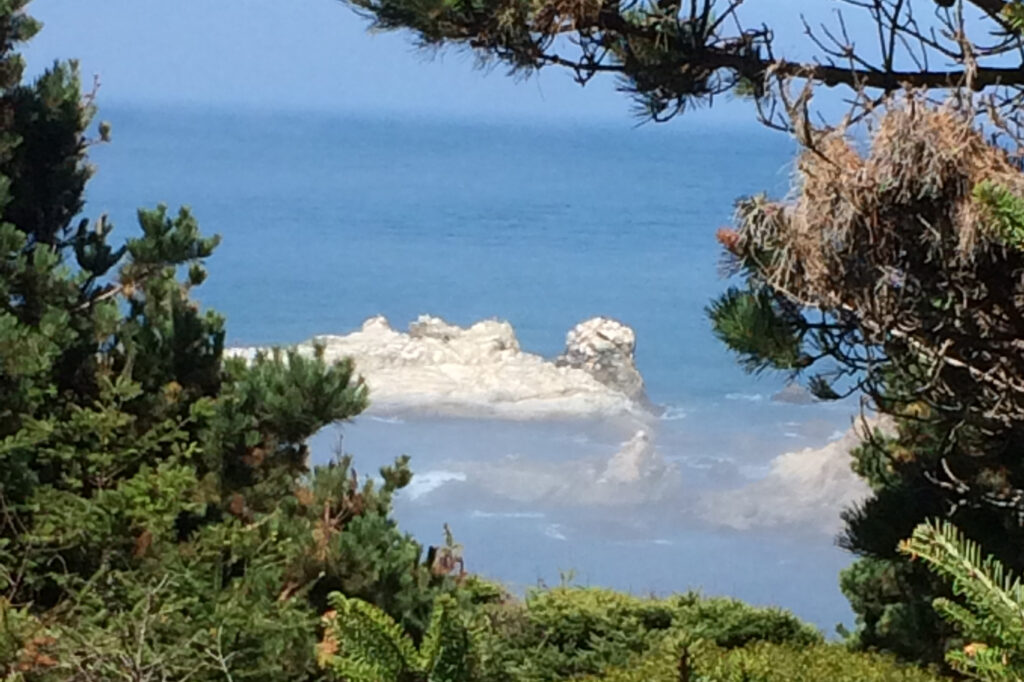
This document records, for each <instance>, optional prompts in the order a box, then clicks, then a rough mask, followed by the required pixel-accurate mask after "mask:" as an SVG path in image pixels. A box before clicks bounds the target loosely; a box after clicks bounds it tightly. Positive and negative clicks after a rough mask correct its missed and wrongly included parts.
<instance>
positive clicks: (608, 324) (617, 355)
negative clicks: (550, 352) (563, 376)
mask: <svg viewBox="0 0 1024 682" xmlns="http://www.w3.org/2000/svg"><path fill="white" fill-rule="evenodd" d="M635 352H636V333H635V332H634V331H633V330H632V329H631V328H630V327H627V326H626V325H624V324H622V323H621V322H619V321H617V320H613V319H610V318H607V317H595V318H592V319H590V320H587V321H586V322H581V323H580V324H578V325H576V326H575V327H573V328H572V329H571V330H570V331H569V333H568V334H567V335H566V337H565V352H564V353H563V354H562V355H560V356H559V357H558V358H557V359H556V360H555V363H556V364H557V365H559V366H562V367H575V368H578V369H582V370H583V371H585V372H587V373H588V374H590V375H591V376H592V377H594V378H595V379H597V380H598V381H600V382H601V383H602V384H604V385H605V386H608V387H610V388H613V389H615V390H616V391H619V392H621V393H623V394H625V395H627V396H629V397H630V398H632V399H634V400H640V401H643V400H646V398H645V396H644V380H643V377H642V376H640V372H639V371H637V368H636V364H635V361H634V354H635Z"/></svg>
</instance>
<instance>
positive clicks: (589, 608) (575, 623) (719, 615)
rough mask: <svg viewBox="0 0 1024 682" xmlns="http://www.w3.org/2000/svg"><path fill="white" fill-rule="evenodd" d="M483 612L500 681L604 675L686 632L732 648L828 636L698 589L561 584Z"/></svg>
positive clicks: (489, 660) (486, 671)
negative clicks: (653, 594) (664, 592)
mask: <svg viewBox="0 0 1024 682" xmlns="http://www.w3.org/2000/svg"><path fill="white" fill-rule="evenodd" d="M478 615H479V618H481V619H482V620H483V626H482V627H479V628H478V629H477V630H476V632H477V637H476V650H477V655H478V656H479V658H480V660H481V668H482V671H483V672H482V677H483V679H485V680H489V681H494V682H497V681H500V680H507V681H509V682H512V681H514V680H537V681H540V680H560V679H566V678H569V677H573V676H578V675H593V674H597V673H600V672H601V671H603V670H606V669H608V668H612V667H617V666H624V665H627V664H629V663H630V662H632V661H634V660H635V658H636V657H637V656H638V655H641V654H644V653H646V652H648V651H651V650H654V649H656V648H657V647H658V646H660V645H661V643H662V642H663V641H664V640H665V638H666V637H668V636H670V635H678V634H679V633H687V636H689V637H692V638H693V639H697V638H702V639H704V640H707V641H708V642H713V643H715V644H717V645H721V646H724V647H736V646H742V645H744V644H747V643H749V642H753V641H769V642H778V643H784V642H785V643H790V644H793V645H795V646H808V645H814V644H817V643H819V642H821V641H823V640H822V636H821V634H820V633H819V632H818V631H817V630H816V629H814V628H812V627H811V626H809V625H806V624H804V623H801V622H800V621H799V620H798V619H797V618H796V617H794V616H793V615H791V614H789V613H787V612H785V611H782V610H779V609H770V608H757V607H753V606H750V605H748V604H744V603H743V602H740V601H736V600H732V599H723V598H703V597H701V596H699V595H697V594H694V593H688V594H681V595H676V596H673V597H669V598H666V599H653V598H641V597H634V596H631V595H628V594H623V593H620V592H613V591H611V590H605V589H598V588H576V587H558V588H554V589H550V590H536V591H534V592H531V593H530V594H529V595H528V596H527V598H526V600H525V601H523V602H518V601H514V600H505V601H504V602H502V603H500V604H490V605H485V606H482V607H479V610H478Z"/></svg>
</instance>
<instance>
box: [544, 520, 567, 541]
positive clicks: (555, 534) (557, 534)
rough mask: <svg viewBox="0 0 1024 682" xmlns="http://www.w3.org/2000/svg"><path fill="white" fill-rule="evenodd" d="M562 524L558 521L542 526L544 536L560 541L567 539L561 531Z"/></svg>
mask: <svg viewBox="0 0 1024 682" xmlns="http://www.w3.org/2000/svg"><path fill="white" fill-rule="evenodd" d="M563 528H564V526H562V524H560V523H550V524H548V525H546V526H544V536H545V537H549V538H551V539H552V540H560V541H562V542H564V541H566V540H568V539H569V538H567V537H566V536H565V533H563V532H562V529H563Z"/></svg>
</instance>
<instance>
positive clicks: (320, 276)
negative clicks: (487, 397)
mask: <svg viewBox="0 0 1024 682" xmlns="http://www.w3.org/2000/svg"><path fill="white" fill-rule="evenodd" d="M103 117H104V118H107V119H110V120H111V121H112V122H113V126H114V142H113V143H112V144H110V145H104V146H100V147H97V148H95V149H94V151H93V153H92V159H93V161H94V163H95V164H96V166H97V168H98V174H97V176H96V178H95V180H94V181H93V182H92V184H91V186H90V189H89V195H88V199H89V205H88V207H87V210H88V212H89V213H90V214H93V215H95V214H98V213H101V212H106V213H109V214H110V216H111V218H112V219H113V220H114V222H115V224H117V225H118V226H119V232H120V233H121V234H122V235H128V234H130V233H131V230H133V229H134V225H133V224H132V223H133V215H134V211H135V209H136V207H138V206H145V205H152V204H155V203H157V202H164V203H167V204H169V205H171V206H172V207H176V206H177V205H179V204H187V205H190V206H191V207H192V208H193V210H194V212H195V214H196V215H197V217H198V218H199V220H200V223H201V225H202V226H203V228H204V231H205V232H207V233H219V234H221V235H222V236H223V238H224V241H223V244H222V246H221V247H220V248H219V249H218V252H217V254H216V255H215V256H214V258H213V259H211V261H210V264H209V265H210V268H209V269H210V278H209V280H208V282H207V283H206V284H204V285H203V286H202V288H201V289H200V290H199V292H198V297H199V299H200V300H201V302H202V303H203V304H204V305H206V306H210V307H213V308H216V309H218V310H220V311H222V312H223V313H225V314H226V315H227V318H228V330H229V342H230V343H231V344H234V345H255V344H287V343H294V342H298V341H302V340H305V339H307V338H309V337H311V336H313V335H314V334H319V333H343V332H346V331H349V330H352V329H354V328H356V327H358V326H359V324H360V323H361V322H362V321H363V320H364V319H365V318H367V317H370V316H372V315H377V314H384V315H386V316H387V317H388V318H389V319H390V320H391V321H392V324H393V326H395V327H396V328H400V327H404V326H405V324H407V323H408V322H409V321H411V320H413V319H415V318H416V317H417V316H418V315H420V314H421V313H430V314H433V315H439V316H441V317H444V318H445V319H447V320H449V321H450V322H454V323H458V324H469V323H472V322H474V321H476V320H479V319H482V318H489V317H499V318H503V319H507V320H509V321H510V322H511V323H512V324H513V326H514V327H515V329H516V330H517V333H518V335H519V339H520V343H521V345H522V346H523V347H524V348H525V349H528V350H530V351H533V352H537V353H540V354H543V355H551V356H553V355H555V354H557V353H558V352H560V351H561V349H562V346H563V344H564V338H565V333H566V331H567V330H568V329H569V328H571V327H572V326H573V325H574V324H576V323H577V322H579V321H582V320H584V319H586V318H589V317H592V316H595V315H608V316H612V317H616V318H618V319H621V320H622V321H624V322H626V323H627V324H629V325H630V326H632V327H633V328H634V329H635V330H636V333H637V337H638V350H637V363H638V366H639V368H640V370H641V372H642V373H643V375H644V377H645V379H646V381H647V385H648V392H649V394H650V397H651V398H652V400H653V401H654V402H656V403H659V404H662V405H665V406H666V407H667V408H668V412H667V416H668V417H669V419H667V420H665V421H664V422H663V424H662V426H661V428H660V430H659V433H658V443H659V448H660V449H661V451H662V452H663V454H664V455H665V456H666V458H667V459H669V460H670V461H672V462H675V463H676V464H677V465H678V466H679V467H680V469H681V471H682V475H683V478H684V480H685V481H687V485H688V488H687V489H688V490H693V491H699V490H700V489H701V488H706V487H715V486H719V487H725V488H728V487H730V486H736V485H738V484H739V483H742V481H744V480H754V479H756V478H757V477H758V476H759V475H763V473H764V472H765V471H766V470H767V468H768V467H769V466H770V464H771V461H772V459H773V458H774V457H776V456H777V455H779V454H781V453H783V452H785V451H788V450H794V449H799V448H803V447H811V446H814V447H817V446H821V445H823V444H824V443H825V442H826V441H827V440H828V439H829V438H830V437H832V436H833V435H834V433H835V432H836V431H837V430H843V429H845V427H846V426H848V425H849V420H850V409H849V406H837V407H824V406H806V405H792V404H786V403H780V402H778V401H774V400H772V399H771V397H772V395H773V394H774V393H776V392H777V391H778V390H779V389H780V388H782V386H783V385H784V382H783V378H782V377H774V376H763V377H751V376H748V375H746V374H745V373H744V372H743V371H742V370H741V369H740V368H739V367H738V366H737V365H736V363H735V362H734V360H733V358H732V357H731V356H730V355H729V354H728V353H727V351H726V350H725V349H724V348H723V347H722V346H721V345H720V344H719V343H718V342H717V341H716V340H715V339H714V337H713V335H712V334H711V331H710V326H709V323H708V321H707V318H706V315H705V314H704V307H705V306H706V305H707V303H708V302H709V300H710V299H711V298H712V297H714V296H715V295H716V294H718V293H720V292H721V291H722V290H723V289H724V288H725V286H727V282H725V281H723V279H722V277H721V275H720V272H719V270H720V267H719V253H720V252H719V247H718V245H717V243H716V242H715V240H714V232H715V230H716V229H717V228H718V227H719V226H721V225H724V224H728V223H729V222H730V218H731V213H732V209H733V205H734V202H735V200H736V199H737V198H738V197H740V196H743V195H747V194H752V193H756V192H759V191H762V190H767V191H770V192H772V193H775V194H779V193H782V192H784V191H785V190H786V187H787V185H788V180H789V165H788V164H790V163H791V159H792V154H793V146H792V143H791V142H790V141H789V140H788V139H787V138H785V137H783V136H780V135H777V134H773V133H770V132H768V131H765V130H762V129H760V128H756V127H750V128H745V129H744V128H740V129H737V128H733V127H728V128H726V127H724V126H723V127H716V126H714V125H704V126H700V127H694V126H692V125H687V124H686V122H685V121H682V122H679V123H676V124H673V125H670V126H641V127H634V126H632V125H631V124H630V122H628V121H624V122H623V123H622V124H621V125H611V124H605V125H596V124H595V125H593V126H591V127H585V126H584V127H577V126H561V125H558V124H512V123H507V122H506V123H482V122H468V121H444V120H411V119H388V118H376V119H374V118H358V117H351V116H331V115H328V114H312V113H311V114H295V113H287V114H286V113H271V112H265V111H264V112H257V111H247V112H242V111H234V112H226V111H216V110H199V109H190V110H189V109H181V110H169V109H145V108H113V109H106V110H104V111H103ZM342 432H343V433H344V438H345V440H344V447H345V449H346V450H348V451H351V452H353V453H355V456H356V463H357V466H358V467H359V468H360V470H361V471H371V472H372V471H373V470H375V469H376V467H378V466H379V465H380V464H381V463H384V462H386V461H388V460H389V459H390V458H392V457H394V456H395V455H397V454H400V453H403V452H404V453H408V454H410V455H412V457H413V468H414V471H420V472H421V474H422V475H423V476H422V477H421V480H425V481H427V482H428V483H430V482H431V481H432V482H433V483H430V485H427V486H426V490H425V493H424V494H423V495H421V496H417V495H412V494H410V495H407V496H406V497H405V498H403V499H400V500H399V507H398V517H399V520H400V523H401V524H402V525H403V526H404V527H405V528H407V529H409V530H410V531H411V532H414V533H415V534H417V535H418V536H420V537H422V538H423V539H424V541H427V542H434V541H436V540H437V539H439V538H440V528H441V525H442V524H443V523H444V522H450V523H451V524H452V526H453V529H454V530H455V532H456V535H457V536H458V537H459V539H460V540H461V541H462V542H463V543H464V544H465V545H466V547H467V559H468V563H469V566H470V568H472V569H475V570H480V571H482V572H485V573H488V574H490V575H493V576H495V577H498V578H501V579H503V580H506V581H508V582H509V583H511V584H513V585H528V584H532V583H535V582H537V581H538V580H541V581H548V582H552V581H556V580H557V579H558V575H559V571H560V570H574V571H575V572H576V575H577V578H578V579H579V580H581V581H583V582H586V583H590V584H607V585H611V586H614V587H618V588H623V589H633V590H636V591H642V592H646V591H658V592H665V591H671V590H682V589H687V588H689V587H701V588H704V589H706V590H707V591H709V592H716V593H729V594H734V595H736V596H739V597H743V598H747V599H751V600H753V601H756V602H759V603H777V604H782V605H784V606H786V607H788V608H792V609H794V610H795V611H797V612H798V613H800V614H801V615H804V616H805V617H807V618H810V619H813V620H814V621H816V622H818V623H819V624H821V625H822V626H823V627H825V628H831V627H832V625H834V624H835V623H836V622H838V621H839V620H848V610H847V608H846V606H845V603H844V601H843V599H842V597H841V595H839V593H838V588H837V579H836V573H837V571H838V569H839V568H840V567H841V566H843V565H844V564H845V563H847V562H848V560H849V557H847V556H846V555H844V554H843V553H841V552H840V551H839V550H837V549H836V548H835V547H834V546H833V543H832V539H831V538H830V537H828V536H827V535H823V534H820V533H818V534H814V533H809V534H801V533H799V532H797V533H794V532H789V531H787V532H781V531H780V532H777V533H773V532H767V533H754V532H746V533H740V532H737V531H729V530H722V529H719V528H714V527H712V526H708V525H707V524H701V523H696V522H694V521H693V520H692V519H690V518H688V517H687V516H686V515H685V514H678V515H677V514H666V513H665V509H664V507H659V508H658V510H656V511H655V510H646V511H645V510H643V509H639V510H638V509H635V508H621V507H614V505H613V506H612V507H611V508H603V509H601V510H595V509H593V508H589V507H585V506H584V507H574V508H564V506H563V507H559V506H558V505H554V506H552V505H548V506H545V505H544V504H542V503H541V502H537V501H532V502H530V501H528V500H527V498H524V497H523V496H522V495H519V496H517V495H516V494H513V493H511V492H508V491H507V490H499V489H495V488H493V487H492V488H491V489H488V490H487V491H481V490H477V491H475V492H468V491H467V490H464V489H460V488H459V484H460V483H464V482H465V477H466V474H465V469H466V466H465V463H466V462H477V461H482V460H490V461H496V460H498V459H500V458H502V457H509V456H517V457H518V456H526V457H528V458H530V461H532V462H540V463H541V464H543V463H545V462H547V461H549V460H550V461H551V462H558V461H561V462H573V461H576V459H574V458H580V457H588V456H598V455H600V454H601V453H605V454H610V453H611V452H614V451H615V448H616V447H617V445H618V442H619V440H621V438H620V435H619V434H615V433H611V432H608V431H607V430H606V429H605V430H602V428H601V426H600V425H591V426H590V427H586V428H585V427H583V426H581V425H578V424H576V425H574V424H560V425H559V424H547V425H544V424H535V425H524V424H508V423H504V424H503V423H486V424H485V423H480V422H474V421H472V420H462V421H460V420H444V421H441V420H433V421H430V420H407V421H402V420H390V421H384V420H379V419H378V420H374V419H369V418H361V419H357V420H356V421H355V422H354V423H352V424H350V425H346V426H344V427H343V429H342ZM335 439H336V434H335V433H333V432H332V433H329V434H322V436H321V437H320V438H319V439H318V440H317V442H316V444H315V445H316V452H317V453H318V454H317V457H327V456H329V455H330V451H331V449H332V447H333V446H334V440H335ZM460 462H461V463H462V464H459V463H460ZM460 466H461V467H462V468H461V469H460V468H459V467H460ZM709 471H710V472H711V473H710V474H709ZM562 475H564V472H563V474H562ZM460 477H461V478H460ZM463 488H465V486H463ZM438 490H446V491H447V492H446V494H445V495H438V494H435V493H437V491H438ZM460 490H461V492H460ZM679 502H680V505H679V506H680V508H683V507H685V506H686V504H685V503H686V501H685V500H680V501H679ZM648 512H650V513H648Z"/></svg>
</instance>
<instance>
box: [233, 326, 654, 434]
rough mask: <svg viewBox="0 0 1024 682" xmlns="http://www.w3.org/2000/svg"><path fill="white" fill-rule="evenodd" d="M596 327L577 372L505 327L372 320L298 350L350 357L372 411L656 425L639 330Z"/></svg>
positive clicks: (579, 350) (576, 354) (575, 345)
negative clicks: (639, 367) (647, 397)
mask: <svg viewBox="0 0 1024 682" xmlns="http://www.w3.org/2000/svg"><path fill="white" fill-rule="evenodd" d="M602 319H603V318H598V320H602ZM591 323H595V321H594V320H591V321H588V322H587V323H584V324H582V325H579V326H577V328H576V329H574V330H573V332H570V334H569V336H570V339H571V340H573V341H572V343H571V344H570V348H568V349H567V355H571V357H573V358H574V363H569V362H550V361H547V360H545V359H544V358H542V357H540V356H538V355H534V354H532V353H527V352H524V351H523V350H522V349H521V348H520V346H519V340H518V339H517V338H516V334H515V330H514V329H513V328H512V325H510V324H509V323H508V322H505V321H501V320H483V321H481V322H477V323H475V324H473V325H471V326H469V327H460V326H458V325H453V324H450V323H448V322H446V321H445V320H443V319H441V318H438V317H431V316H427V315H423V316H420V317H419V318H418V319H417V320H416V321H415V322H413V323H412V324H410V325H409V331H408V332H407V333H406V332H401V331H397V330H395V329H393V328H392V327H391V325H390V324H389V322H388V321H387V319H386V318H384V317H382V316H377V317H372V318H370V319H368V320H366V322H364V323H363V325H362V327H361V328H360V329H359V330H358V331H356V332H353V333H351V334H346V335H342V336H330V335H325V336H317V337H314V338H313V339H311V340H310V341H307V342H305V343H301V344H299V345H298V346H297V347H296V350H297V351H298V352H299V353H300V354H304V355H312V354H313V352H314V348H315V347H316V346H318V345H319V346H322V347H323V349H324V357H325V359H326V360H328V361H335V360H340V359H342V358H346V357H351V358H352V359H353V360H354V361H355V367H356V372H357V373H358V374H359V375H360V376H362V378H363V379H364V380H365V382H366V384H367V386H368V387H369V390H370V401H371V407H370V410H371V412H378V413H381V412H384V413H395V412H423V413H429V414H443V415H454V416H480V417H498V418H509V419H534V418H549V417H581V418H594V417H610V416H626V417H629V418H630V419H631V420H633V419H640V420H644V419H647V418H649V417H650V416H651V415H650V414H649V413H648V412H647V410H646V407H645V405H644V404H643V403H642V402H641V401H639V400H638V399H637V397H638V396H639V395H642V387H643V379H642V378H641V377H640V375H639V373H638V372H636V368H635V367H633V365H632V353H633V348H634V347H635V343H636V342H635V335H634V334H633V331H632V330H631V329H629V327H626V326H625V325H623V324H621V323H618V322H612V321H604V322H602V323H601V324H591ZM608 323H611V324H608ZM587 325H590V326H587ZM577 330H581V331H577ZM261 350H266V349H259V348H235V349H228V351H226V354H227V355H234V356H241V357H245V358H248V359H250V360H251V359H252V358H254V357H255V356H256V354H257V353H259V352H260V351H261ZM629 370H632V374H630V371H629ZM634 375H635V376H634ZM638 387H639V388H638Z"/></svg>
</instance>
